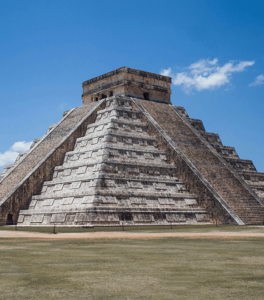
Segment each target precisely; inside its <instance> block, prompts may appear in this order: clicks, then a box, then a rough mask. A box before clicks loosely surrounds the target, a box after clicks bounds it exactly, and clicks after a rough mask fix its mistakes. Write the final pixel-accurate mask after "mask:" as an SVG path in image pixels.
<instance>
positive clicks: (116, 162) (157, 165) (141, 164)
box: [54, 158, 176, 173]
mask: <svg viewBox="0 0 264 300" xmlns="http://www.w3.org/2000/svg"><path fill="white" fill-rule="evenodd" d="M73 163H74V164H72V165H67V163H65V164H63V165H62V166H57V167H55V168H54V170H55V171H62V170H65V169H68V168H77V167H82V166H94V165H98V164H104V165H107V164H113V165H127V166H137V167H152V168H165V169H171V170H172V169H176V167H175V166H174V165H170V164H165V163H164V164H161V163H153V162H152V161H151V162H149V161H146V162H144V161H129V162H128V161H126V160H121V159H111V158H98V159H94V160H93V161H91V162H86V161H81V162H80V161H75V162H73ZM94 171H98V169H94ZM137 173H139V172H137Z"/></svg>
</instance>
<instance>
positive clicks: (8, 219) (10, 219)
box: [6, 214, 13, 225]
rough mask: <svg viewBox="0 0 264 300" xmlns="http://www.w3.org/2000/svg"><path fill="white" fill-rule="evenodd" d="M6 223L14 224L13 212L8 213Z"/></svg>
mask: <svg viewBox="0 0 264 300" xmlns="http://www.w3.org/2000/svg"><path fill="white" fill-rule="evenodd" d="M6 225H13V215H12V214H8V215H7V218H6Z"/></svg>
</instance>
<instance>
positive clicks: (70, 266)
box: [0, 227, 264, 300]
mask: <svg viewBox="0 0 264 300" xmlns="http://www.w3.org/2000/svg"><path fill="white" fill-rule="evenodd" d="M236 228H239V227H236ZM244 228H245V227H244ZM0 258H1V259H0V299H5V300H7V299H20V300H23V299H37V300H42V299H74V300H77V299H114V300H119V299H122V300H123V299H129V300H131V299H155V300H156V299H157V300H161V299H162V300H163V299H164V300H166V299H180V300H182V299H183V300H184V299H192V300H199V299H202V300H207V299H219V300H225V299H239V300H243V299H252V300H258V299H259V300H263V298H264V296H263V295H264V285H263V282H264V243H263V239H261V238H243V239H208V238H206V239H185V238H162V239H152V240H138V239H135V240H132V239H109V240H108V239H101V240H98V239H95V240H91V239H87V240H33V239H0Z"/></svg>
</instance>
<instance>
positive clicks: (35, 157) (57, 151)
mask: <svg viewBox="0 0 264 300" xmlns="http://www.w3.org/2000/svg"><path fill="white" fill-rule="evenodd" d="M100 103H101V102H99V103H92V104H89V105H87V106H82V107H79V108H76V109H75V110H74V111H73V112H72V113H70V114H69V115H68V116H67V117H66V118H65V119H64V120H62V122H60V123H59V124H58V126H57V127H55V129H54V130H53V131H51V132H50V133H49V134H48V135H47V136H46V138H44V139H43V140H42V142H40V143H39V144H38V145H37V146H36V147H34V148H33V149H32V151H31V152H30V153H29V154H28V155H27V157H26V158H25V159H23V160H22V161H21V162H20V163H19V164H18V165H17V166H16V168H15V169H14V170H13V171H12V172H11V173H10V174H8V175H7V176H6V177H5V178H4V179H3V180H2V181H1V183H0V199H1V202H0V223H5V222H6V220H7V215H8V214H12V216H13V221H15V220H16V218H17V215H18V212H19V210H20V209H25V208H26V207H27V204H28V202H29V200H30V198H31V196H32V195H33V194H38V193H39V192H40V190H41V187H42V184H43V182H44V181H46V180H50V179H51V176H52V173H53V169H54V167H55V166H57V165H60V164H62V162H63V159H64V154H65V152H67V151H70V150H72V149H73V147H74V143H75V140H76V138H77V137H80V136H82V135H83V133H84V130H85V129H86V126H87V124H89V123H92V122H93V121H94V118H95V113H93V112H94V111H95V109H96V107H97V106H98V105H99V104H100Z"/></svg>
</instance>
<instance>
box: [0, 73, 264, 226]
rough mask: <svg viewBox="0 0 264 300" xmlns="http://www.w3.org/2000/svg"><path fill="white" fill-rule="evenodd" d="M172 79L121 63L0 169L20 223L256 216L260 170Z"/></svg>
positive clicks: (7, 216) (11, 220) (256, 219)
mask: <svg viewBox="0 0 264 300" xmlns="http://www.w3.org/2000/svg"><path fill="white" fill-rule="evenodd" d="M170 84H171V78H170V77H166V76H162V75H158V74H153V73H149V72H143V71H139V70H135V69H130V68H126V67H123V68H120V69H117V70H115V71H112V72H109V73H106V74H104V75H101V76H98V77H96V78H93V79H91V80H88V81H85V82H84V83H83V95H82V98H83V106H81V107H78V108H75V109H72V110H70V111H67V112H65V113H64V114H63V117H62V119H61V120H60V122H59V123H57V124H55V125H52V126H50V128H49V129H48V131H47V133H46V134H45V135H44V136H43V137H42V138H38V139H36V140H35V141H34V143H33V144H32V146H31V149H30V150H29V151H26V152H23V153H20V155H19V157H18V158H17V160H16V162H15V163H14V164H13V165H8V166H6V167H5V168H4V170H3V172H2V174H1V176H0V201H1V202H0V222H1V223H3V224H18V225H21V226H51V225H59V226H120V225H121V224H124V225H131V226H132V225H166V224H172V225H177V224H210V223H212V222H215V221H216V220H217V221H218V222H219V223H223V224H238V225H244V224H263V221H264V207H263V204H264V202H263V199H264V173H259V172H257V170H256V169H255V167H254V165H253V163H252V161H249V160H243V159H240V158H239V157H238V155H237V153H236V151H235V149H234V148H233V147H228V146H223V145H222V143H221V140H220V138H219V136H218V135H217V134H215V133H208V132H206V131H205V128H204V126H203V123H202V122H201V121H200V120H197V119H191V118H189V116H188V114H187V112H186V111H185V109H184V108H183V107H178V106H173V105H171V102H170V94H171V90H170Z"/></svg>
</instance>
